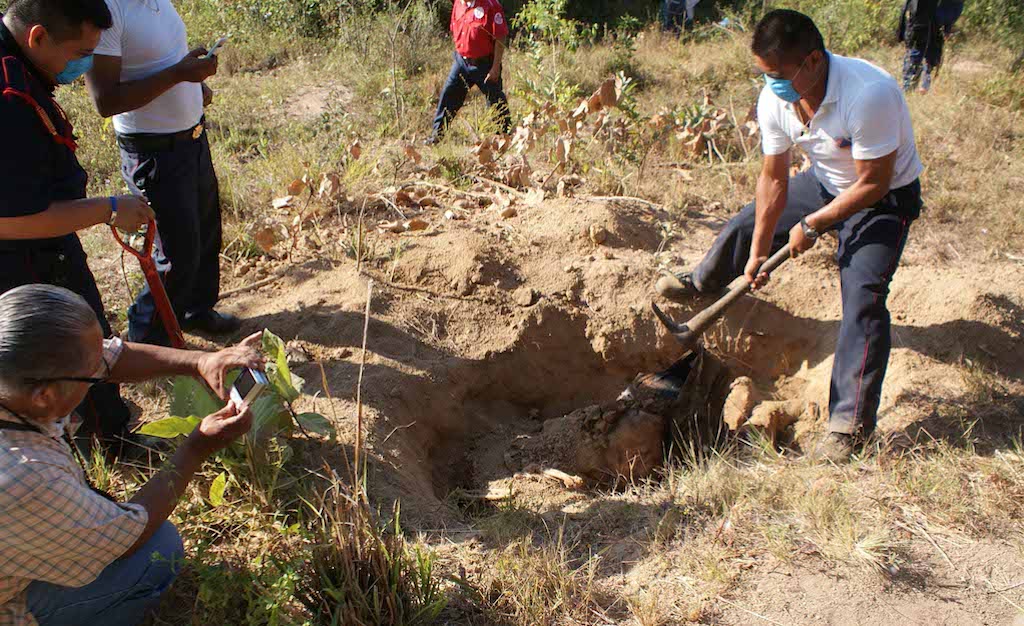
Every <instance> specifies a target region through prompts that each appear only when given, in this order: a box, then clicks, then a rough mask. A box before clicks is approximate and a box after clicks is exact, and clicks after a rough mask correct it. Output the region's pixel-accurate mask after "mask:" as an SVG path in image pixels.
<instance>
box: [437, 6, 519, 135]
mask: <svg viewBox="0 0 1024 626" xmlns="http://www.w3.org/2000/svg"><path fill="white" fill-rule="evenodd" d="M451 29H452V35H453V36H454V38H455V54H454V57H455V62H454V63H453V64H452V71H451V72H450V73H449V74H448V80H447V81H445V84H444V89H442V90H441V100H440V102H438V103H437V115H436V116H435V117H434V132H433V133H432V134H431V135H430V139H428V140H427V144H435V143H437V142H438V141H439V140H440V139H441V137H442V136H444V133H445V131H446V130H448V124H450V123H451V121H452V119H453V118H454V117H455V114H456V113H458V111H459V109H460V108H462V104H463V102H465V101H466V95H467V94H468V93H469V88H470V87H472V86H474V85H476V86H477V87H478V88H479V89H480V91H482V92H483V94H484V96H486V97H487V104H488V105H490V106H491V107H495V108H496V110H497V115H498V124H499V125H500V126H501V131H502V132H504V133H508V132H509V131H510V130H511V129H512V117H511V115H509V111H508V98H506V97H505V92H504V90H503V89H502V84H501V60H502V57H503V55H504V54H505V42H506V40H507V38H508V24H507V23H506V21H505V11H504V9H502V8H501V4H500V3H499V2H498V0H455V3H454V5H453V6H452V22H451Z"/></svg>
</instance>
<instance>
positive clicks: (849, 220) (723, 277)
mask: <svg viewBox="0 0 1024 626" xmlns="http://www.w3.org/2000/svg"><path fill="white" fill-rule="evenodd" d="M751 48H752V51H753V54H754V60H755V62H756V63H757V66H758V68H759V69H760V70H761V71H762V72H763V73H764V77H765V82H766V86H765V88H764V89H763V91H762V92H761V96H760V99H759V101H758V106H757V117H758V122H759V123H760V125H761V134H762V148H763V151H764V155H765V157H764V165H763V167H762V170H761V176H760V178H759V179H758V183H757V198H756V200H755V202H754V203H752V204H749V205H747V206H746V207H745V208H744V209H743V210H742V211H741V212H740V213H739V215H737V216H736V217H734V218H733V219H732V220H731V221H730V222H729V224H728V225H727V226H726V227H725V229H724V230H723V231H722V233H721V234H719V236H718V238H717V239H716V240H715V243H714V244H713V245H712V247H711V250H710V251H709V252H708V254H707V255H706V256H705V257H704V260H703V261H702V262H701V263H700V265H698V266H697V268H696V269H695V270H693V271H692V272H690V273H685V274H677V275H672V276H663V277H662V278H661V279H659V280H658V283H657V290H658V293H659V294H661V295H662V296H664V297H666V298H668V299H670V300H674V301H677V302H685V301H687V300H688V299H690V298H692V297H695V296H697V295H699V294H714V293H717V292H719V291H720V290H722V289H723V288H724V287H725V286H726V285H727V284H728V283H729V282H730V281H732V280H733V279H734V278H736V277H738V276H742V275H745V276H746V279H747V281H749V283H750V285H751V287H752V288H754V289H757V288H760V287H762V286H764V284H765V283H766V282H767V280H768V273H769V272H770V270H771V269H774V267H775V266H777V265H778V262H775V263H771V264H766V263H765V262H766V261H767V260H768V257H769V255H770V254H772V253H773V252H775V251H778V250H781V249H783V248H786V247H788V249H789V250H790V253H791V254H792V256H794V257H795V256H798V255H799V254H801V253H803V252H806V251H807V250H809V249H811V248H812V247H813V246H814V244H815V243H816V242H817V239H818V237H819V236H820V234H821V233H824V232H826V231H830V230H833V231H836V233H837V234H838V238H839V249H838V253H837V261H838V263H839V276H840V281H841V291H842V303H843V320H842V323H841V324H840V327H839V339H838V342H837V345H836V354H835V362H834V365H833V367H832V386H831V398H830V400H829V415H830V419H829V433H828V434H827V435H826V436H825V437H824V439H823V440H822V441H821V442H820V443H819V445H818V446H817V448H816V450H815V456H817V457H818V458H820V459H823V460H830V461H833V462H840V461H845V460H848V459H849V458H850V456H851V454H853V453H854V452H855V451H857V450H858V448H859V447H861V446H862V445H863V443H864V441H865V440H866V439H867V438H868V437H869V436H870V435H871V433H872V432H873V431H874V429H875V424H876V420H877V411H878V404H879V398H880V396H881V391H882V380H883V379H884V378H885V370H886V365H887V364H888V361H889V351H890V348H891V345H892V340H891V337H890V319H889V310H888V308H887V307H886V298H887V296H888V294H889V283H890V282H891V281H892V277H893V273H894V272H895V271H896V267H897V266H898V264H899V260H900V255H901V254H902V252H903V247H904V245H905V244H906V241H907V232H908V229H909V227H910V224H911V222H912V221H913V220H914V219H916V218H917V217H918V215H919V214H920V211H921V206H922V203H921V185H920V182H919V180H918V176H920V174H921V171H922V169H923V168H922V165H921V161H920V159H919V158H918V155H917V148H916V146H915V144H914V131H913V128H912V127H911V123H910V112H909V110H908V108H907V103H906V100H904V98H903V93H902V91H901V89H900V86H899V84H898V83H897V82H896V80H895V79H893V77H892V76H890V75H889V74H887V73H886V72H885V71H883V70H881V69H879V68H878V67H875V66H874V65H872V64H870V63H868V62H866V61H862V60H860V59H852V58H847V57H841V56H839V55H836V54H832V53H830V52H829V51H828V50H826V49H825V43H824V40H823V39H822V36H821V33H820V32H819V31H818V28H817V27H816V26H815V25H814V22H813V21H812V20H811V19H810V18H809V17H807V16H806V15H803V14H801V13H797V12H796V11H788V10H777V11H772V12H770V13H768V14H767V15H765V16H764V18H763V19H762V20H761V22H760V23H759V24H758V25H757V28H756V30H755V32H754V38H753V43H752V45H751ZM794 146H799V147H800V148H802V149H803V150H804V152H806V153H807V155H808V156H809V157H810V159H811V163H812V166H813V167H812V168H811V171H810V172H807V173H804V174H800V175H798V176H796V177H794V178H793V179H792V180H790V177H789V166H790V154H791V151H792V148H793V147H794ZM773 261H776V259H773ZM766 266H770V267H768V271H765V269H766ZM677 335H678V333H677Z"/></svg>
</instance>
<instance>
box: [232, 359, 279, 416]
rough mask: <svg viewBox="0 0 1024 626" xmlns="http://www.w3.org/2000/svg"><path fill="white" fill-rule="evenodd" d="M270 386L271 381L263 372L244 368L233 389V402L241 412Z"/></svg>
mask: <svg viewBox="0 0 1024 626" xmlns="http://www.w3.org/2000/svg"><path fill="white" fill-rule="evenodd" d="M269 384H270V381H268V380H267V376H266V374H264V373H263V372H261V371H259V370H254V369H249V368H248V367H246V368H243V369H242V373H241V374H240V375H239V376H238V379H237V380H236V381H235V384H234V385H233V386H232V387H231V401H232V402H234V403H235V406H237V407H238V408H239V410H243V409H245V408H247V407H250V406H252V403H253V402H255V401H256V398H259V397H260V394H261V393H263V390H264V389H266V388H267V385H269Z"/></svg>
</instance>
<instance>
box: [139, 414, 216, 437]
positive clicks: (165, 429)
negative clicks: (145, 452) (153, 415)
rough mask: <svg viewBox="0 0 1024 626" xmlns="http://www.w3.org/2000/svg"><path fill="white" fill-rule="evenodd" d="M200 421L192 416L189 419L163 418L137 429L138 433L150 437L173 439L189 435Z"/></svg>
mask: <svg viewBox="0 0 1024 626" xmlns="http://www.w3.org/2000/svg"><path fill="white" fill-rule="evenodd" d="M200 421H202V420H201V418H198V417H196V416H194V415H192V416H190V417H165V418H164V419H162V420H157V421H155V422H148V423H146V424H143V426H142V428H140V429H139V433H141V434H143V435H149V436H150V437H160V438H161V439H174V438H175V437H178V436H180V435H188V434H189V433H191V432H192V431H193V430H195V428H196V426H198V425H199V422H200Z"/></svg>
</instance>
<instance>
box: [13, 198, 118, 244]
mask: <svg viewBox="0 0 1024 626" xmlns="http://www.w3.org/2000/svg"><path fill="white" fill-rule="evenodd" d="M109 219H110V199H109V198H86V199H82V200H70V201H67V202H54V203H53V204H51V205H50V208H48V209H47V210H45V211H43V212H42V213H36V214H35V215H26V216H23V217H5V218H0V239H47V238H50V237H63V236H64V235H69V234H71V233H73V232H77V231H79V230H82V229H84V228H89V227H90V226H95V225H96V224H105V223H106V222H107V220H109Z"/></svg>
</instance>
